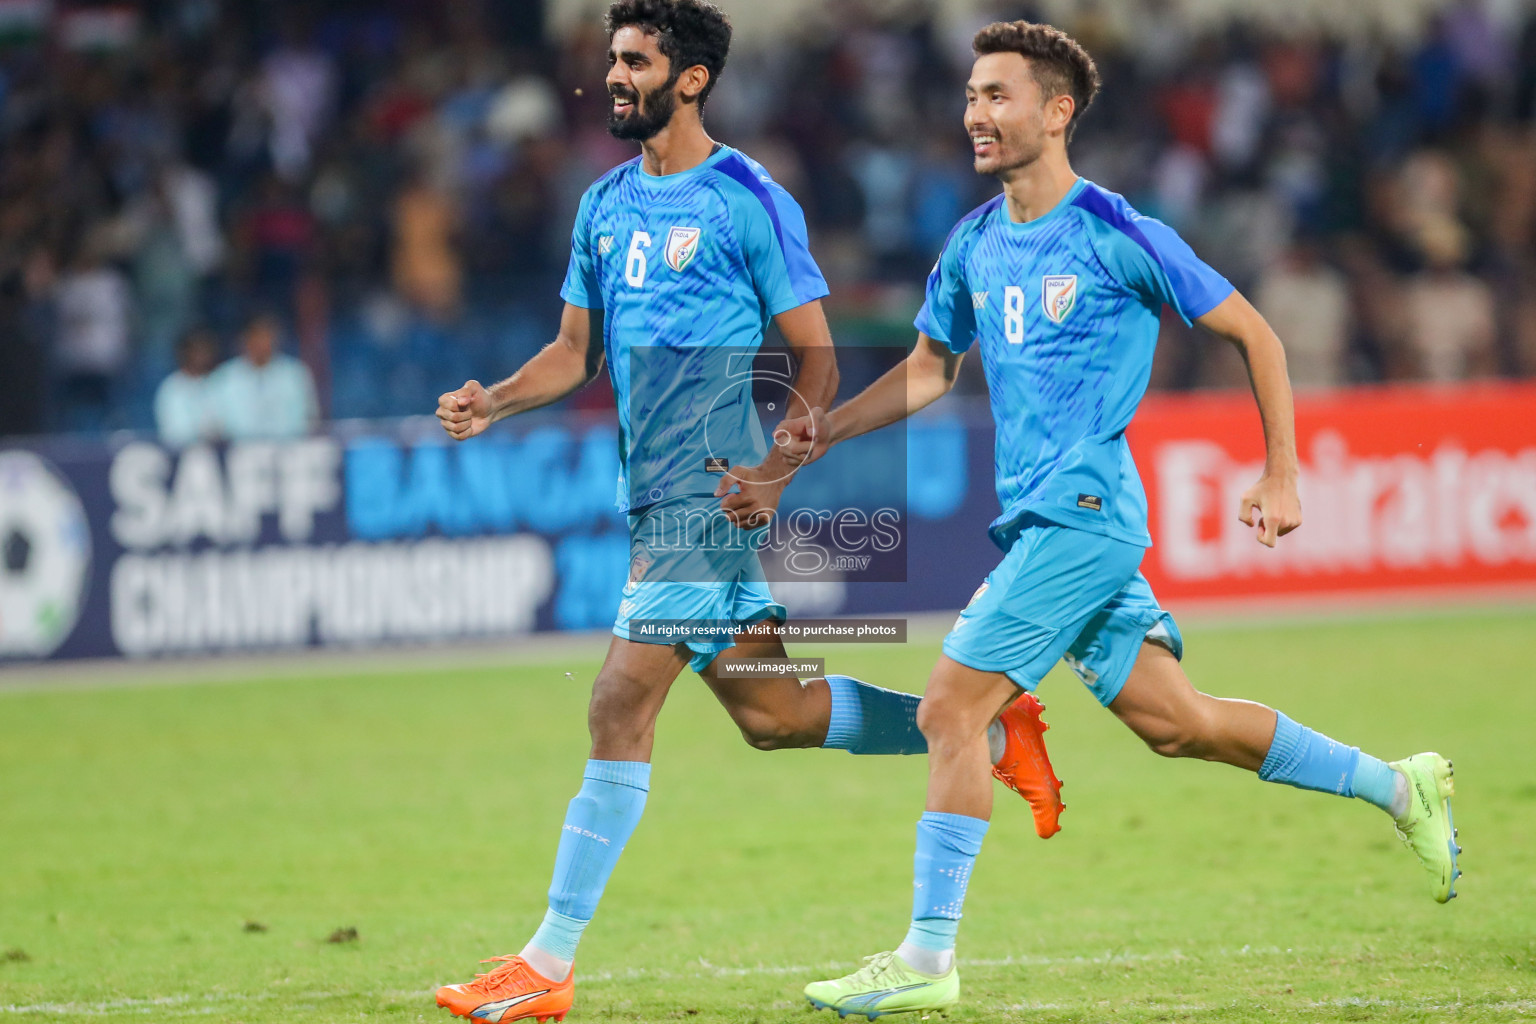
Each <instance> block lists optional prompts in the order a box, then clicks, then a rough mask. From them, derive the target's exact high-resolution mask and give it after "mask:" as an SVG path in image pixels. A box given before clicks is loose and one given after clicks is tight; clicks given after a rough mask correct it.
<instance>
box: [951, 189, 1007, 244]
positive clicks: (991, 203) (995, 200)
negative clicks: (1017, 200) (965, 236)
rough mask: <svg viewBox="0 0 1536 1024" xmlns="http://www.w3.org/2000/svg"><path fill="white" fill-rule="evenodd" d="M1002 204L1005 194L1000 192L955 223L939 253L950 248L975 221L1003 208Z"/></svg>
mask: <svg viewBox="0 0 1536 1024" xmlns="http://www.w3.org/2000/svg"><path fill="white" fill-rule="evenodd" d="M1002 202H1003V194H1002V193H1001V192H999V193H998V194H997V195H995V196H993V197H992V198H991V199H988V200H987V201H986V202H984V203H982V204H981V205H980V206H978V207H976V209H974V210H972V211H971V212H970V213H968V214H966V215H965V216H964V217H961V218H960V219H959V220H957V221H955V226H954V227H952V228H950V229H949V234H948V235H946V236H944V247H943V248H942V249H940V250H939V252H940V253H942V252H943V251H944V249H947V248H949V243H950V242H952V241H954V240H955V236H956V235H958V234H959V233H960V229H961V228H963V227H965V226H966V225H967V224H969V223H970V222H971V221H973V220H980V219H981V218H982V217H985V216H986V215H987V214H989V213H991V212H992V211H993V210H995V209H997V208H998V207H999V206H1001V205H1002Z"/></svg>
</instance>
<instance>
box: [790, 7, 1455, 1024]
mask: <svg viewBox="0 0 1536 1024" xmlns="http://www.w3.org/2000/svg"><path fill="white" fill-rule="evenodd" d="M974 48H975V52H976V61H975V65H974V67H973V68H972V73H971V79H970V81H969V83H968V84H967V86H966V111H965V126H966V130H967V132H968V134H969V136H970V142H971V149H972V153H973V156H974V162H975V168H976V170H977V172H978V173H982V174H989V175H993V176H995V177H997V178H998V179H999V180H1000V181H1001V182H1002V185H1003V192H1002V194H1001V195H999V196H998V197H997V198H995V199H993V200H992V201H991V202H989V203H986V204H985V205H983V206H982V207H980V208H979V209H977V210H976V211H974V212H973V213H971V214H970V215H968V216H967V217H965V218H964V219H963V220H962V221H961V222H960V223H959V224H958V225H957V226H956V227H955V229H954V231H953V232H952V233H951V234H950V236H949V239H948V241H947V242H946V243H945V245H944V249H943V252H942V253H941V254H940V256H939V259H938V263H937V265H936V266H935V267H934V269H933V272H932V273H931V274H930V275H929V278H928V288H927V300H926V302H925V303H924V304H923V307H922V310H921V312H919V314H918V316H917V322H916V326H917V329H918V332H919V333H918V338H917V345H916V347H915V349H914V350H913V352H912V353H911V355H910V356H908V358H907V360H906V363H905V365H904V366H902V367H898V368H896V369H895V370H894V371H892V372H891V373H890V374H887V375H886V377H884V378H882V379H881V380H879V381H876V382H875V383H874V384H872V385H870V387H868V388H867V389H865V391H864V392H862V393H861V394H860V395H858V396H857V397H856V398H854V399H853V400H851V401H849V402H848V403H847V404H845V405H843V406H840V407H839V408H837V409H835V410H833V411H832V412H831V413H827V412H825V411H823V410H821V409H813V410H812V411H811V413H810V414H809V415H807V416H805V417H802V418H801V419H800V420H797V421H795V422H793V423H786V424H784V425H783V427H784V429H786V430H788V431H790V433H791V434H792V435H794V437H795V438H796V439H797V440H795V441H794V442H793V443H792V444H791V445H790V446H789V447H790V448H791V456H792V457H793V458H796V459H803V460H806V461H811V460H814V459H815V458H817V457H819V456H820V454H821V453H822V452H823V451H825V450H826V448H827V447H829V446H830V445H832V444H836V443H838V442H839V441H842V440H844V439H847V438H850V437H855V436H858V435H859V434H863V433H866V432H868V431H870V430H873V429H876V428H878V427H880V426H883V425H885V424H888V423H892V422H894V421H896V420H899V419H901V418H903V417H905V416H909V415H911V414H912V413H914V412H916V411H917V410H919V409H921V408H923V407H924V406H926V405H928V404H929V403H931V402H933V401H935V400H937V399H938V398H939V397H941V396H942V395H943V394H944V393H946V392H947V391H948V390H949V389H950V387H951V386H952V385H953V382H954V379H955V374H956V372H957V371H958V369H959V364H960V360H961V358H962V357H963V355H964V354H965V353H966V352H967V351H969V350H970V348H971V347H972V346H973V345H976V346H979V348H980V349H981V358H982V362H983V364H984V366H985V368H986V377H987V387H988V392H989V397H990V401H991V406H992V415H993V419H994V421H995V424H996V438H997V441H996V452H995V465H996V478H997V495H998V500H999V503H1000V504H1001V506H1002V511H1001V514H1000V515H999V516H998V517H997V519H996V520H995V521H994V522H993V523H992V526H991V530H990V533H991V537H992V539H993V540H994V541H995V542H996V543H997V545H998V546H999V547H1000V548H1001V549H1002V550H1003V552H1004V555H1003V559H1002V561H1001V562H1000V563H999V564H998V566H997V568H996V569H994V570H993V571H992V573H991V575H989V576H988V577H987V579H986V580H985V582H984V583H983V584H982V586H981V587H980V589H978V590H977V592H976V594H975V596H974V597H973V598H972V599H971V602H970V604H969V605H967V606H966V608H965V610H964V611H962V612H961V613H960V617H959V619H958V620H957V621H956V622H955V624H954V627H953V628H952V629H951V631H950V633H949V635H948V636H947V637H946V638H945V640H944V652H943V655H942V656H941V657H940V659H939V663H938V665H937V666H936V667H935V668H934V670H933V672H932V674H931V675H930V677H929V680H928V688H927V690H926V691H925V693H924V696H923V701H922V704H921V706H920V710H919V714H918V723H919V726H920V727H921V729H922V731H923V733H924V735H925V736H926V737H927V739H928V750H929V753H928V764H929V781H928V798H927V812H926V813H924V814H923V815H922V817H921V819H920V820H919V822H918V825H917V855H916V858H915V865H914V867H915V870H914V879H913V902H912V917H911V924H910V927H909V929H908V932H907V935H906V938H905V939H904V941H903V942H902V943H901V944H900V945H899V946H898V947H896V948H895V949H894V950H891V951H888V952H884V953H879V954H876V955H874V956H871V957H869V958H867V962H866V965H865V966H864V967H863V968H861V969H860V970H858V971H855V972H854V973H852V974H850V975H847V976H845V977H842V978H837V979H833V980H829V981H819V982H814V983H812V984H810V985H808V986H807V987H806V990H805V991H806V995H807V997H808V998H809V999H810V1001H811V1003H812V1004H813V1005H815V1006H818V1007H825V1008H830V1009H833V1010H835V1011H837V1012H838V1013H839V1014H840V1015H842V1016H847V1015H848V1014H850V1013H856V1014H863V1015H865V1016H867V1017H869V1018H870V1019H874V1018H875V1017H877V1016H880V1015H882V1014H887V1013H897V1012H908V1011H922V1012H927V1011H933V1010H944V1009H947V1008H948V1007H950V1006H952V1005H954V1004H955V1003H956V1002H957V1001H958V999H959V994H960V981H959V974H958V971H957V970H956V967H955V957H954V947H955V937H956V934H957V931H958V927H959V921H960V915H961V908H962V906H963V904H964V901H965V893H966V886H967V883H968V881H969V879H970V877H971V870H972V866H973V864H974V862H975V858H976V855H977V854H978V853H979V852H980V849H981V845H982V839H983V837H984V836H985V834H986V831H987V825H988V819H989V817H990V815H991V809H992V791H991V788H990V786H989V785H988V779H987V743H986V737H985V731H986V729H987V727H988V722H989V721H990V720H991V718H992V716H993V715H994V714H996V711H997V709H998V708H999V707H1004V706H1007V705H1008V704H1009V702H1011V701H1014V700H1016V699H1021V698H1020V696H1019V695H1020V694H1021V693H1022V694H1024V695H1026V696H1027V695H1028V694H1029V693H1030V692H1032V691H1033V690H1034V689H1035V687H1036V686H1038V685H1039V683H1040V681H1041V679H1042V678H1043V677H1044V676H1045V674H1046V673H1047V672H1048V671H1049V670H1050V669H1051V667H1052V666H1053V665H1055V664H1056V663H1057V662H1058V661H1063V660H1064V661H1066V662H1067V664H1068V665H1069V666H1071V668H1072V669H1073V670H1074V671H1075V672H1076V673H1077V675H1078V676H1079V677H1080V678H1081V679H1082V681H1083V682H1084V683H1085V684H1086V685H1087V686H1088V688H1089V689H1090V690H1091V691H1092V692H1093V694H1094V696H1095V697H1096V698H1097V699H1098V700H1099V701H1100V702H1101V703H1102V704H1103V705H1104V706H1106V707H1107V708H1109V710H1110V711H1112V712H1113V713H1114V714H1115V715H1116V716H1117V717H1119V718H1120V720H1121V721H1123V722H1124V723H1125V724H1126V725H1127V726H1129V727H1130V729H1131V730H1132V731H1133V732H1135V733H1136V734H1137V735H1138V736H1139V737H1141V738H1142V739H1143V740H1144V741H1145V742H1146V743H1147V744H1148V745H1149V746H1150V747H1151V748H1152V749H1153V750H1155V751H1156V752H1158V753H1160V754H1163V755H1165V756H1168V757H1193V758H1201V759H1204V760H1208V761H1221V762H1225V763H1227V764H1231V765H1236V766H1238V767H1240V768H1244V769H1247V770H1249V771H1253V772H1257V773H1258V775H1259V777H1260V778H1261V779H1264V780H1266V781H1271V782H1279V783H1284V784H1287V785H1290V786H1295V787H1298V788H1302V789H1311V790H1318V791H1322V792H1327V793H1333V794H1337V795H1340V796H1346V797H1359V798H1360V799H1362V800H1365V801H1367V802H1370V803H1372V804H1375V805H1376V806H1378V807H1380V808H1382V809H1383V810H1385V811H1387V812H1388V813H1389V814H1391V815H1392V816H1393V819H1394V822H1395V824H1396V826H1397V829H1398V834H1399V835H1400V836H1401V837H1402V838H1403V839H1404V841H1405V842H1406V843H1407V844H1408V845H1409V846H1410V847H1411V848H1412V849H1413V851H1414V852H1415V853H1416V854H1417V855H1418V857H1419V860H1420V862H1421V863H1422V864H1423V865H1424V867H1425V868H1427V869H1428V870H1429V872H1430V875H1431V879H1432V888H1431V892H1432V894H1433V895H1434V897H1435V899H1437V900H1439V901H1440V902H1446V901H1447V900H1449V899H1450V898H1451V897H1453V896H1454V895H1455V890H1454V882H1455V880H1456V877H1457V875H1458V873H1459V872H1458V870H1457V867H1456V854H1457V853H1458V852H1459V850H1460V848H1459V847H1458V846H1457V844H1456V838H1455V830H1454V828H1453V827H1452V825H1451V813H1450V799H1449V798H1450V796H1451V793H1452V783H1451V766H1450V763H1449V762H1448V761H1446V760H1445V759H1444V758H1442V757H1441V756H1440V755H1438V754H1433V753H1427V754H1417V755H1414V756H1413V757H1410V758H1406V759H1404V760H1402V761H1397V762H1393V763H1392V764H1387V763H1385V762H1383V761H1380V760H1378V759H1377V758H1374V757H1371V756H1370V755H1369V754H1364V753H1361V752H1360V751H1359V750H1358V749H1357V748H1355V747H1351V746H1347V745H1345V744H1343V743H1339V742H1336V741H1334V740H1332V739H1329V738H1328V737H1326V736H1323V735H1321V734H1319V733H1316V732H1314V731H1312V730H1311V729H1308V728H1306V727H1304V726H1301V725H1298V724H1297V723H1296V722H1294V721H1292V720H1291V719H1289V718H1287V717H1286V716H1285V715H1283V714H1280V713H1278V712H1276V711H1274V710H1272V709H1271V708H1268V707H1265V706H1264V705H1262V704H1256V703H1253V702H1250V701H1241V700H1222V699H1218V698H1215V697H1211V696H1208V695H1206V694H1203V693H1200V692H1199V691H1197V690H1195V689H1194V687H1193V686H1191V685H1190V682H1189V680H1188V679H1187V678H1186V677H1185V675H1184V672H1183V669H1182V667H1181V665H1180V661H1179V659H1180V657H1181V655H1182V653H1183V641H1182V639H1181V638H1180V636H1179V630H1178V627H1177V626H1176V625H1175V624H1174V621H1173V617H1172V616H1171V615H1169V614H1168V613H1167V612H1166V611H1164V610H1163V609H1162V608H1160V607H1159V606H1158V604H1157V601H1156V599H1155V598H1154V597H1153V594H1152V590H1151V588H1150V587H1149V586H1148V585H1147V581H1146V579H1145V578H1143V577H1142V575H1141V573H1140V571H1139V566H1140V564H1141V559H1142V554H1143V552H1144V550H1145V549H1146V547H1147V546H1148V545H1149V544H1150V543H1151V538H1150V537H1149V535H1148V533H1147V503H1146V496H1145V494H1144V493H1143V490H1142V487H1141V481H1140V479H1139V477H1138V476H1137V472H1136V466H1135V463H1134V462H1133V460H1132V458H1131V451H1130V447H1129V445H1127V443H1126V440H1125V430H1126V427H1127V426H1129V424H1130V422H1131V417H1132V416H1133V415H1134V413H1135V411H1136V407H1137V405H1138V403H1139V402H1140V401H1141V398H1142V395H1143V393H1144V392H1145V390H1146V387H1147V381H1148V378H1149V376H1150V374H1151V369H1152V353H1153V349H1154V347H1155V345H1156V343H1157V336H1158V328H1159V322H1160V317H1161V312H1162V309H1163V307H1164V306H1168V307H1171V308H1172V309H1173V310H1174V312H1175V313H1177V314H1178V315H1179V316H1180V317H1181V318H1183V319H1184V320H1185V321H1186V322H1193V323H1198V324H1200V325H1201V326H1203V327H1205V328H1207V329H1209V330H1211V331H1212V332H1213V333H1215V334H1217V335H1218V336H1220V337H1222V338H1224V339H1226V340H1228V341H1230V342H1231V343H1232V344H1234V345H1235V346H1236V347H1237V348H1238V350H1239V351H1240V352H1241V353H1242V355H1243V358H1244V359H1245V361H1246V363H1247V365H1248V369H1249V376H1250V379H1251V382H1252V387H1253V393H1254V397H1255V399H1256V401H1257V404H1258V406H1259V412H1260V416H1261V419H1262V422H1263V428H1264V440H1265V445H1266V450H1267V459H1266V462H1265V467H1264V472H1263V475H1262V476H1261V477H1260V479H1259V481H1258V482H1257V483H1256V484H1254V485H1253V486H1252V487H1251V488H1249V489H1248V491H1247V492H1245V493H1244V494H1243V496H1242V499H1241V507H1240V508H1239V509H1237V510H1236V511H1237V513H1238V515H1239V517H1240V518H1241V519H1242V520H1243V522H1244V523H1246V524H1247V525H1249V526H1253V527H1255V528H1256V530H1257V539H1258V540H1259V541H1260V542H1261V543H1263V544H1266V545H1268V546H1271V547H1273V546H1274V544H1275V542H1276V540H1277V538H1279V537H1282V536H1284V535H1285V534H1286V533H1289V532H1290V531H1291V530H1293V529H1295V528H1296V527H1297V526H1299V525H1300V524H1301V505H1300V501H1299V498H1298V494H1297V472H1298V470H1297V460H1296V443H1295V427H1294V424H1293V416H1292V403H1291V389H1290V384H1289V381H1288V379H1287V373H1286V365H1285V353H1284V351H1283V349H1282V347H1281V344H1280V340H1279V339H1278V338H1277V337H1275V334H1274V332H1273V331H1272V330H1271V329H1270V328H1269V325H1268V324H1267V323H1265V322H1264V319H1263V318H1262V317H1261V316H1259V314H1258V313H1257V312H1256V311H1255V310H1254V309H1253V307H1252V306H1251V305H1250V304H1249V303H1248V302H1247V301H1246V300H1245V299H1244V298H1243V297H1242V296H1241V295H1239V294H1238V293H1237V292H1236V291H1234V290H1233V288H1232V286H1231V285H1230V284H1229V283H1227V281H1226V280H1225V279H1223V278H1222V277H1221V275H1220V274H1218V273H1216V272H1215V271H1214V270H1212V269H1211V268H1210V267H1208V266H1206V265H1205V264H1204V263H1202V262H1201V261H1200V260H1199V259H1198V258H1197V257H1196V256H1195V255H1194V253H1193V252H1192V251H1191V250H1190V247H1189V246H1188V245H1186V244H1185V243H1184V242H1183V240H1182V239H1180V238H1179V236H1178V235H1177V234H1176V233H1174V231H1173V230H1172V229H1170V228H1169V227H1167V226H1166V225H1164V224H1161V223H1159V222H1158V221H1155V220H1152V219H1149V218H1146V217H1143V216H1141V215H1140V214H1138V213H1137V212H1136V211H1135V210H1134V209H1132V208H1131V206H1130V205H1129V204H1128V203H1126V201H1125V200H1124V199H1122V198H1121V197H1120V196H1118V195H1115V194H1114V193H1112V192H1109V191H1107V190H1105V189H1103V188H1100V187H1099V186H1098V185H1095V184H1094V183H1092V182H1090V181H1087V180H1085V179H1083V178H1080V177H1078V176H1077V174H1076V173H1075V172H1073V170H1072V167H1071V164H1070V163H1069V162H1068V159H1067V150H1066V147H1067V141H1068V139H1069V138H1070V136H1071V133H1072V130H1073V128H1074V126H1075V125H1076V123H1077V119H1078V117H1080V116H1081V114H1082V113H1083V111H1085V110H1086V109H1087V107H1088V104H1089V102H1090V101H1091V100H1092V98H1093V96H1094V94H1095V93H1096V92H1097V90H1098V84H1099V82H1098V72H1097V69H1096V68H1095V66H1094V63H1093V60H1092V58H1091V57H1089V56H1088V54H1087V53H1086V52H1085V51H1084V50H1083V48H1082V47H1081V46H1080V45H1079V44H1078V43H1077V42H1076V41H1075V40H1073V39H1072V38H1071V37H1070V36H1067V35H1066V34H1065V33H1063V32H1061V31H1060V30H1058V29H1055V28H1052V27H1051V26H1048V25H1037V24H1032V23H1029V22H1023V21H1019V22H998V23H995V24H992V25H989V26H987V27H986V28H983V29H982V30H981V31H980V32H979V33H978V34H977V36H976V38H975V42H974Z"/></svg>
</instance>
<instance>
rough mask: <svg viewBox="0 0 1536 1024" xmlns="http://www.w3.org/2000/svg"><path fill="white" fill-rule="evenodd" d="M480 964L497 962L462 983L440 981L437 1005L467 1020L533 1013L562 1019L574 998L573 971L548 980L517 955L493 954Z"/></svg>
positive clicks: (523, 1016) (516, 1017)
mask: <svg viewBox="0 0 1536 1024" xmlns="http://www.w3.org/2000/svg"><path fill="white" fill-rule="evenodd" d="M480 962H481V963H483V964H495V963H499V964H500V965H501V966H500V967H496V968H494V969H492V970H491V971H489V972H488V973H486V974H477V975H475V980H474V981H471V982H469V983H467V984H464V985H444V986H443V987H442V988H440V989H438V990H437V1005H438V1006H441V1007H443V1008H444V1009H446V1010H448V1011H449V1012H451V1013H452V1014H453V1015H454V1016H455V1017H466V1018H468V1019H470V1020H483V1021H489V1022H490V1024H500V1022H502V1021H512V1020H525V1019H527V1018H529V1017H533V1018H535V1019H536V1020H539V1021H546V1020H548V1019H549V1018H551V1017H553V1018H554V1019H555V1020H557V1021H561V1020H564V1019H565V1015H566V1013H568V1012H569V1011H570V1009H571V1002H572V1000H574V999H575V998H576V972H575V971H574V970H573V971H572V972H571V973H570V974H569V975H568V976H567V977H566V979H565V980H564V981H558V982H556V981H550V980H549V979H548V978H546V977H544V976H543V975H542V974H539V973H538V972H537V971H535V970H534V969H533V968H532V967H529V966H528V961H526V960H524V959H523V958H522V957H520V956H510V955H509V956H493V957H491V958H490V959H489V960H482V961H480Z"/></svg>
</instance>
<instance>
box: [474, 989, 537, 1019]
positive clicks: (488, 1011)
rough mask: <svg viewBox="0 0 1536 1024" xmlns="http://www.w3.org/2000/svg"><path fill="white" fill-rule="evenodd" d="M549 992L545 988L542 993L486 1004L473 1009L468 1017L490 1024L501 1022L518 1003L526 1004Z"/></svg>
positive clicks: (526, 993)
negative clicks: (504, 1015)
mask: <svg viewBox="0 0 1536 1024" xmlns="http://www.w3.org/2000/svg"><path fill="white" fill-rule="evenodd" d="M550 991H551V990H550V989H547V988H546V989H544V990H543V991H542V992H525V993H524V994H522V995H520V996H517V997H515V998H513V999H502V1000H498V1001H497V1002H494V1003H486V1004H485V1005H483V1006H477V1007H475V1011H474V1012H473V1013H471V1014H470V1016H471V1017H479V1018H480V1019H481V1020H488V1021H490V1022H491V1024H495V1022H496V1021H499V1020H501V1017H502V1015H503V1014H504V1013H506V1012H507V1011H508V1010H510V1009H512V1007H514V1006H516V1005H517V1004H518V1003H526V1002H527V1001H528V1000H530V999H537V998H539V996H547V995H549V993H550Z"/></svg>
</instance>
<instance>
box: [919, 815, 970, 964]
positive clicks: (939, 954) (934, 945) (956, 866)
mask: <svg viewBox="0 0 1536 1024" xmlns="http://www.w3.org/2000/svg"><path fill="white" fill-rule="evenodd" d="M986 834H987V822H985V821H983V820H982V819H980V818H972V817H969V816H967V815H964V814H945V813H943V812H941V811H928V812H927V813H925V814H924V815H923V816H922V817H921V818H920V819H918V822H917V853H916V855H915V856H914V857H913V858H912V924H911V927H909V928H908V929H907V937H906V938H905V939H903V940H902V943H901V945H900V946H899V947H898V948H897V950H896V954H897V955H898V956H900V957H901V959H902V960H904V961H905V962H906V964H907V966H909V967H911V968H912V969H913V970H917V971H921V972H923V973H924V974H946V973H948V972H949V969H950V968H951V967H953V966H954V963H955V956H954V951H955V936H956V935H957V934H958V933H959V931H960V911H961V908H962V907H963V906H964V905H965V890H966V887H967V886H968V885H969V884H970V881H971V869H972V867H973V866H974V865H975V863H976V855H977V854H978V853H980V852H981V841H982V839H984V838H985V837H986Z"/></svg>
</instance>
